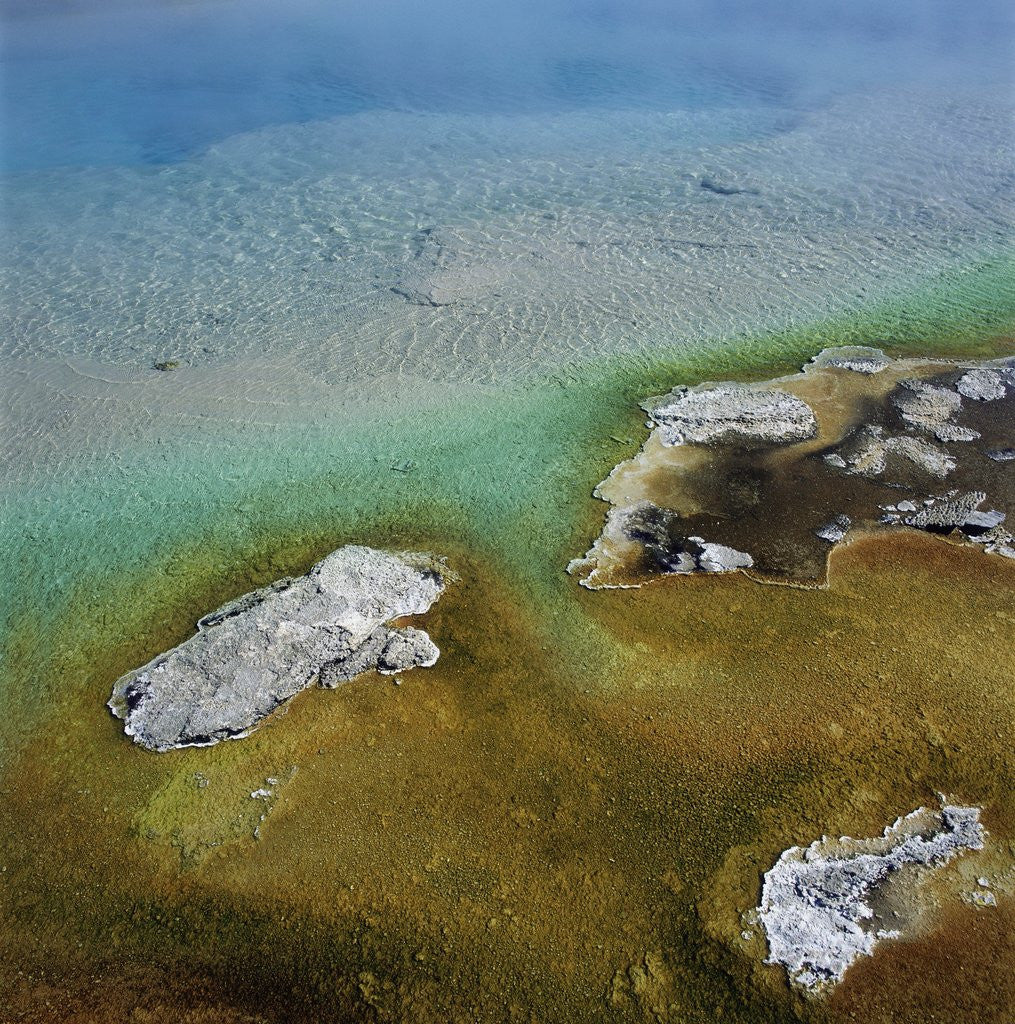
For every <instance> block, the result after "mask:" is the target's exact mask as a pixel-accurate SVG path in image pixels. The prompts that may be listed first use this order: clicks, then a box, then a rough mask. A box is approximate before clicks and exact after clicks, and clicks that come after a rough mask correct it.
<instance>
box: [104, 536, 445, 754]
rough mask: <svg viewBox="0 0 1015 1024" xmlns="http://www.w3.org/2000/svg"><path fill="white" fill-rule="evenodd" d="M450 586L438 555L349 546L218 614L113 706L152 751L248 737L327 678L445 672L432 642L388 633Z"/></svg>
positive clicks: (118, 693) (121, 691)
mask: <svg viewBox="0 0 1015 1024" xmlns="http://www.w3.org/2000/svg"><path fill="white" fill-rule="evenodd" d="M448 578H450V573H449V571H448V570H447V568H446V567H445V566H444V564H443V563H442V562H440V561H438V560H437V559H435V558H434V557H432V556H431V555H425V554H414V553H400V554H392V553H389V552H384V551H376V550H374V549H372V548H366V547H357V546H349V547H344V548H339V549H338V550H337V551H334V552H332V553H331V554H330V555H328V556H327V557H326V558H325V559H323V560H322V561H320V562H318V564H317V565H315V566H314V567H313V568H312V569H311V570H310V572H308V573H307V574H306V575H305V576H301V577H299V578H298V579H284V580H279V581H278V582H276V583H272V584H271V585H270V586H267V587H264V588H262V589H260V590H256V591H254V592H253V593H250V594H246V595H244V596H243V597H241V598H239V599H238V600H236V601H232V602H230V603H229V604H227V605H225V606H223V607H222V608H220V609H219V610H218V611H216V612H213V613H212V614H210V615H206V616H205V617H204V618H202V619H201V620H200V621H199V622H198V632H197V634H196V635H194V636H192V637H191V638H190V639H189V640H186V641H184V642H183V643H182V644H180V645H179V647H175V648H174V649H173V650H171V651H168V652H166V653H165V654H160V655H159V656H158V657H157V658H155V659H154V660H152V661H151V662H149V663H148V664H147V665H145V666H144V667H143V668H140V669H138V670H136V671H135V672H130V673H128V674H127V675H125V676H123V677H121V678H120V679H118V680H117V681H116V683H115V684H114V686H113V695H112V697H111V699H110V701H109V707H110V709H111V710H112V712H113V714H114V715H116V716H117V717H118V718H122V719H123V721H124V732H126V733H127V735H128V736H132V737H133V738H134V741H135V742H136V743H138V744H140V745H141V746H143V747H147V748H148V749H149V750H159V751H163V750H170V749H172V748H174V747H185V746H207V745H209V744H212V743H217V742H219V741H220V740H224V739H238V738H239V737H242V736H245V735H247V734H248V733H249V732H250V731H251V730H252V729H254V728H255V727H256V726H257V725H258V724H259V723H260V722H261V721H262V720H263V719H264V718H265V717H266V716H267V715H269V714H270V713H271V712H272V711H274V710H275V709H276V708H277V707H278V706H279V705H280V704H284V703H285V702H286V701H288V700H289V699H290V698H291V697H293V696H294V695H295V694H296V693H298V692H299V691H300V690H302V689H304V688H305V687H307V686H309V685H310V684H311V683H313V682H314V681H315V680H316V679H317V678H318V676H319V675H321V674H322V673H323V674H328V673H332V674H334V675H335V676H337V677H339V681H341V680H343V679H346V678H351V676H352V675H355V674H358V673H359V672H363V671H367V670H368V669H371V668H377V667H379V666H380V667H382V668H386V667H392V668H394V666H395V664H398V665H400V666H402V667H405V668H408V667H411V665H412V664H433V661H435V660H436V657H437V648H436V647H434V645H433V644H432V643H431V642H430V640H429V637H426V642H425V643H424V642H423V640H422V637H421V631H418V630H413V631H412V632H411V635H409V631H407V630H403V631H395V630H390V629H388V628H387V627H386V626H385V625H384V624H385V623H386V622H389V621H390V620H392V619H397V618H401V617H402V616H406V615H419V614H421V613H423V612H425V611H427V610H428V609H429V608H430V606H431V605H432V604H433V603H434V601H436V600H437V598H438V597H439V596H440V594H441V593H442V592H443V590H444V588H445V581H446V579H448ZM422 636H425V634H422ZM410 655H411V657H410ZM405 658H409V661H410V662H411V664H409V663H408V662H405V661H404V659H405ZM396 670H397V669H396ZM330 685H334V683H331V684H330Z"/></svg>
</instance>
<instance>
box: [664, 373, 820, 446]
mask: <svg viewBox="0 0 1015 1024" xmlns="http://www.w3.org/2000/svg"><path fill="white" fill-rule="evenodd" d="M645 410H646V412H648V414H649V415H650V416H651V417H652V421H653V422H654V423H655V424H656V426H657V428H658V432H659V438H660V440H661V441H662V443H663V444H665V445H680V444H708V443H711V442H715V441H729V440H731V439H739V440H758V441H770V442H786V441H799V440H802V439H804V438H807V437H813V436H814V434H815V433H817V421H816V420H815V419H814V413H813V412H812V411H811V408H810V406H809V405H807V403H806V402H804V401H802V400H801V399H799V398H797V397H795V396H794V395H791V394H789V393H788V392H786V391H777V390H773V389H769V390H755V389H752V388H745V387H743V386H742V385H739V384H716V385H712V386H709V387H705V388H699V389H692V388H686V387H676V388H674V389H673V390H672V391H671V392H670V393H669V394H668V395H666V396H664V397H663V398H660V399H656V400H655V401H653V402H652V403H649V404H647V405H646V406H645Z"/></svg>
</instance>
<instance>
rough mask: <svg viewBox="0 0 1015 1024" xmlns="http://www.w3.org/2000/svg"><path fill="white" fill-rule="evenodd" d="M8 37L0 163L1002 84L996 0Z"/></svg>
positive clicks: (82, 25) (570, 7)
mask: <svg viewBox="0 0 1015 1024" xmlns="http://www.w3.org/2000/svg"><path fill="white" fill-rule="evenodd" d="M3 36H4V42H3V98H4V104H5V106H4V117H3V147H2V149H3V162H4V164H3V165H4V167H5V168H7V169H8V170H28V169H33V168H42V167H53V166H63V165H93V164H117V163H127V164H134V163H149V164H161V163H167V162H173V161H179V160H182V159H185V158H186V157H188V156H189V155H192V154H194V153H195V152H197V151H199V150H200V149H202V148H203V147H206V146H207V145H209V144H211V143H214V142H217V141H220V140H222V139H225V138H227V137H229V136H230V135H234V134H236V133H238V132H244V131H250V130H252V129H256V128H260V127H263V126H266V125H278V124H285V123H291V122H309V121H316V120H322V119H325V118H332V117H336V116H340V115H347V114H351V113H357V112H363V111H381V110H387V111H411V112H444V113H482V112H515V113H522V112H528V113H533V112H543V113H550V112H559V111H563V110H573V109H590V108H592V109H597V108H602V107H612V108H626V109H653V110H674V109H677V110H688V109H690V110H701V109H710V108H721V107H727V108H728V107H735V106H753V105H761V106H766V105H767V106H778V107H779V108H780V109H781V110H783V111H792V110H799V109H808V108H812V107H814V106H816V105H819V104H822V103H826V102H828V101H829V100H831V99H832V98H834V97H835V96H838V95H842V94H844V93H847V92H849V91H862V92H866V91H870V90H871V89H872V88H875V87H883V86H886V85H893V86H903V87H918V88H920V89H922V90H928V91H941V90H944V91H946V92H947V91H954V90H957V89H961V90H968V89H984V90H989V89H995V90H998V89H1000V90H1007V91H1009V92H1010V90H1011V87H1012V78H1011V54H1012V49H1011V46H1012V38H1013V32H1012V11H1011V6H1010V5H1009V4H1005V3H1003V2H997V0H986V2H978V3H975V4H965V3H960V2H955V0H951V2H949V0H944V2H941V0H938V2H930V0H902V2H898V3H892V4H887V5H886V4H884V3H880V2H871V0H862V2H856V3H849V4H840V3H827V2H826V3H821V2H819V3H807V2H796V3H760V4H758V3H752V2H743V0H741V2H737V0H733V2H715V3H708V2H687V0H684V2H674V3H666V2H657V3H652V2H645V0H634V2H616V0H604V2H599V3H569V2H562V0H550V2H539V3H532V2H529V0H523V2H520V3H511V4H503V3H492V2H480V3H454V2H449V0H438V2H436V3H426V4H422V3H412V2H394V3H381V4H378V5H373V4H370V5H365V4H356V3H348V2H346V3H327V2H322V0H309V2H308V0H295V2H291V3H286V4H284V5H280V4H277V3H266V2H259V0H249V2H236V0H218V2H215V0H209V2H202V3H186V4H178V3H171V2H154V3H153V2H140V3H96V2H80V3H75V4H72V5H65V4H57V3H36V2H24V0H14V2H8V3H6V4H5V5H4V33H3Z"/></svg>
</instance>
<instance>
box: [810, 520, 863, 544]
mask: <svg viewBox="0 0 1015 1024" xmlns="http://www.w3.org/2000/svg"><path fill="white" fill-rule="evenodd" d="M852 525H853V522H852V520H851V519H850V518H849V516H836V517H835V518H834V519H833V520H832V521H831V522H830V523H825V525H824V526H822V527H819V528H818V529H817V530H815V531H814V532H815V533H816V534H817V535H818V536H819V537H820V538H821V539H822V540H827V541H828V543H829V544H838V543H839V541H841V540H842V538H843V537H845V536H846V534H847V533H848V532H849V528H850V527H851V526H852Z"/></svg>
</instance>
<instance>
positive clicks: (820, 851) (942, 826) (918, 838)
mask: <svg viewBox="0 0 1015 1024" xmlns="http://www.w3.org/2000/svg"><path fill="white" fill-rule="evenodd" d="M984 837H985V831H984V828H983V826H982V825H981V824H980V811H979V808H976V807H960V806H953V805H943V806H942V807H941V809H940V810H939V811H937V810H930V809H928V808H925V807H921V808H919V809H918V810H915V811H913V812H912V813H911V814H907V815H906V816H905V817H903V818H899V819H898V820H897V821H896V822H895V824H894V825H890V826H888V828H886V829H885V831H884V834H883V835H882V836H881V837H879V838H876V839H851V838H850V837H848V836H844V837H842V838H841V839H831V838H829V837H828V836H825V837H823V838H822V839H820V840H817V841H815V842H813V843H811V845H810V846H808V847H806V848H801V847H799V846H793V847H791V848H790V849H788V850H786V851H785V852H784V853H783V854H782V855H781V856H780V857H779V859H778V860H777V861H776V863H775V865H774V866H773V867H772V869H771V870H770V871H768V872H767V873H766V874H765V877H764V883H763V885H762V890H761V906H760V907H759V909H758V916H759V918H760V920H761V924H762V926H763V927H764V929H765V933H766V935H767V937H768V946H769V952H770V955H769V960H768V962H769V963H776V964H782V965H783V966H784V967H785V968H786V971H787V973H788V974H789V978H790V981H791V982H792V983H793V984H794V985H796V986H798V987H800V988H801V989H803V990H804V991H805V992H808V993H818V992H820V991H822V990H823V989H826V988H828V987H830V986H833V985H835V984H836V983H837V982H839V981H840V980H841V979H842V977H843V975H844V974H845V973H846V970H847V968H848V967H849V966H850V965H851V964H852V963H853V962H854V961H856V960H857V959H859V958H860V957H862V956H870V955H871V954H872V953H873V951H874V947H875V946H876V945H877V944H878V943H879V942H880V941H881V940H883V939H887V938H898V937H900V936H902V935H903V934H904V931H903V929H904V927H905V925H906V919H907V917H913V916H915V913H916V912H917V911H918V910H919V901H918V899H917V896H916V894H915V893H911V892H905V891H902V892H899V891H898V886H899V884H900V883H902V884H904V883H909V884H910V885H912V884H913V883H914V882H918V881H919V880H920V879H919V876H920V874H921V873H925V872H926V871H927V870H928V869H931V868H934V867H938V866H940V865H943V864H945V863H946V862H947V861H949V860H951V859H952V858H953V857H955V856H956V855H958V854H960V853H963V852H964V851H967V850H979V849H982V847H983V844H984ZM893 886H894V887H895V891H894V892H893V891H892V887H893ZM887 907H891V908H892V909H891V910H890V911H887V912H885V917H889V916H890V917H891V922H892V923H891V925H888V924H887V923H886V920H885V917H882V916H881V913H880V912H879V910H878V909H876V908H887Z"/></svg>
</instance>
